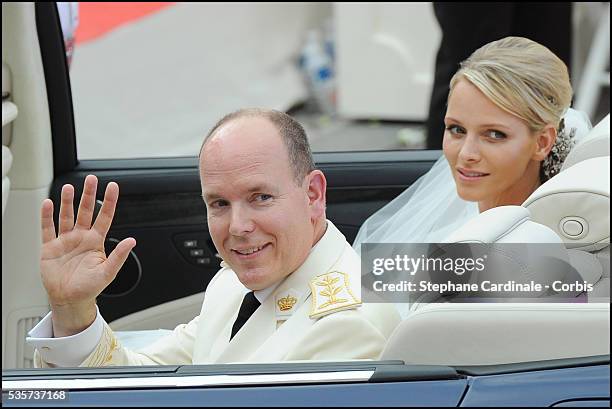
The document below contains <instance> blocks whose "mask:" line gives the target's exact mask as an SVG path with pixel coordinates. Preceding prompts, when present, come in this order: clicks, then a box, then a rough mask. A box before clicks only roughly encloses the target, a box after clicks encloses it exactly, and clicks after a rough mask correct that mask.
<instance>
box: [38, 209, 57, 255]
mask: <svg viewBox="0 0 612 409" xmlns="http://www.w3.org/2000/svg"><path fill="white" fill-rule="evenodd" d="M40 220H41V228H42V242H43V244H45V243H46V242H48V241H51V240H53V239H54V238H55V224H54V223H53V202H52V201H51V200H50V199H45V200H44V201H43V203H42V207H41V210H40Z"/></svg>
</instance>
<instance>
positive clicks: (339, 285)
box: [309, 270, 361, 318]
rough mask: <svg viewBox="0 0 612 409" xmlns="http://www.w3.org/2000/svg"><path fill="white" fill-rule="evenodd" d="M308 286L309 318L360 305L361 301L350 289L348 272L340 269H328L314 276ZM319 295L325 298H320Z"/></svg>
mask: <svg viewBox="0 0 612 409" xmlns="http://www.w3.org/2000/svg"><path fill="white" fill-rule="evenodd" d="M310 288H311V292H312V308H311V310H310V315H309V316H310V318H317V317H320V316H323V315H327V314H330V313H332V312H336V311H342V310H346V309H349V308H356V307H358V306H360V305H361V301H360V300H358V299H357V297H355V295H354V294H353V292H352V291H351V287H350V284H349V276H348V274H346V273H343V272H341V271H337V270H335V271H330V272H328V273H325V274H321V275H319V276H316V277H314V278H313V279H312V281H311V282H310ZM320 296H323V297H326V298H323V299H321V297H320ZM340 297H342V298H340ZM319 303H322V304H321V305H319Z"/></svg>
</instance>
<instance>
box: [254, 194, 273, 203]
mask: <svg viewBox="0 0 612 409" xmlns="http://www.w3.org/2000/svg"><path fill="white" fill-rule="evenodd" d="M270 199H272V195H269V194H266V193H261V194H259V195H257V196H255V200H257V201H258V202H265V201H267V200H270Z"/></svg>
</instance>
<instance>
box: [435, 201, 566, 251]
mask: <svg viewBox="0 0 612 409" xmlns="http://www.w3.org/2000/svg"><path fill="white" fill-rule="evenodd" d="M444 242H445V243H562V241H561V239H560V238H559V236H558V235H557V234H555V233H554V232H553V231H551V230H550V229H549V228H548V227H546V226H542V225H541V224H538V223H534V222H533V221H531V220H530V214H529V210H527V209H526V208H524V207H522V206H500V207H494V208H493V209H489V210H487V211H485V212H482V213H480V214H479V215H478V216H477V217H475V218H473V219H471V220H470V221H468V222H467V223H466V224H465V225H463V226H462V227H461V228H460V229H459V230H457V231H455V232H454V233H453V234H451V235H450V236H449V237H447V238H446V239H445V240H444Z"/></svg>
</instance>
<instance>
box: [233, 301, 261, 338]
mask: <svg viewBox="0 0 612 409" xmlns="http://www.w3.org/2000/svg"><path fill="white" fill-rule="evenodd" d="M260 305H261V303H260V302H259V300H258V299H257V298H256V297H255V294H254V293H253V291H250V292H248V293H247V294H246V295H245V296H244V299H243V300H242V305H241V306H240V311H238V317H236V321H234V326H233V327H232V335H231V336H230V341H231V340H232V338H234V335H236V333H237V332H238V331H240V328H242V326H243V325H244V323H245V322H247V321H248V319H249V318H251V315H253V313H254V312H255V310H256V309H257V308H259V306H260Z"/></svg>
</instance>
